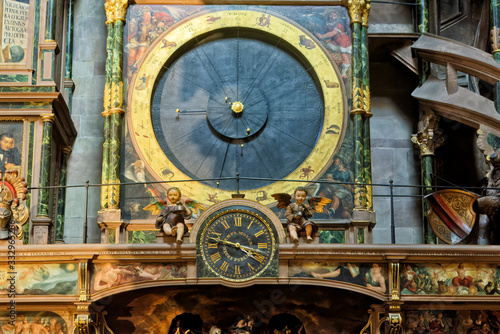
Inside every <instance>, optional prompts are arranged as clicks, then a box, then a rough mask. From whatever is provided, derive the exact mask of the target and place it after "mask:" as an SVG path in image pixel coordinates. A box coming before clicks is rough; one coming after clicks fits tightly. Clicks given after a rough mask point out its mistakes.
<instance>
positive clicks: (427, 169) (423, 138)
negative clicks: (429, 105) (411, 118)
mask: <svg viewBox="0 0 500 334" xmlns="http://www.w3.org/2000/svg"><path fill="white" fill-rule="evenodd" d="M438 127H439V117H438V116H436V115H435V114H434V113H433V112H432V111H431V110H430V109H425V110H423V113H422V116H421V119H420V122H418V133H416V134H414V135H412V136H411V141H412V142H413V143H414V144H416V145H418V147H419V148H420V162H421V164H422V165H421V168H420V170H421V179H422V185H424V188H423V189H422V195H424V196H425V195H428V194H430V193H432V192H433V191H434V185H435V183H434V182H435V180H434V177H433V174H434V160H435V159H434V151H435V149H436V148H438V147H439V146H441V145H442V143H443V141H444V137H443V136H442V132H441V131H440V130H439V129H438ZM429 209H430V207H429V204H428V203H427V201H425V200H424V199H422V221H423V232H424V235H423V237H424V242H425V243H426V244H435V243H437V237H436V234H435V233H434V231H433V230H432V228H431V226H430V223H429V219H428V217H427V214H428V213H429Z"/></svg>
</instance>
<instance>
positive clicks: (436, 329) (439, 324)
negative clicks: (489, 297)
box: [404, 309, 500, 334]
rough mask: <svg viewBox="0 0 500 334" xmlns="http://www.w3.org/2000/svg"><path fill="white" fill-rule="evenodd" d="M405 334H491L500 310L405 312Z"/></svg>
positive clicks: (498, 327) (499, 322)
mask: <svg viewBox="0 0 500 334" xmlns="http://www.w3.org/2000/svg"><path fill="white" fill-rule="evenodd" d="M404 327H405V333H407V334H416V333H440V334H452V333H453V334H493V333H499V332H500V310H498V309H497V310H472V311H468V310H418V311H406V312H405V323H404Z"/></svg>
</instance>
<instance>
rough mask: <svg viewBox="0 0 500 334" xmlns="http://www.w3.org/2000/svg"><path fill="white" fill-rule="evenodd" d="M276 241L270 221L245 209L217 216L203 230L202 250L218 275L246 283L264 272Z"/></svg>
mask: <svg viewBox="0 0 500 334" xmlns="http://www.w3.org/2000/svg"><path fill="white" fill-rule="evenodd" d="M275 242H276V241H275V238H274V235H273V231H272V230H271V227H270V225H269V224H268V222H267V221H266V220H265V219H264V218H262V217H261V216H260V215H259V214H257V213H255V212H253V211H250V210H246V209H243V208H237V209H228V210H224V211H222V212H219V213H218V214H216V215H215V216H214V217H213V218H212V219H211V220H210V221H209V222H208V223H207V224H206V226H205V227H204V229H203V230H202V233H201V238H200V251H201V255H202V258H203V261H204V263H205V264H206V265H207V266H208V268H210V270H211V271H212V272H213V273H215V274H216V275H217V276H219V277H221V278H224V279H227V280H231V281H245V280H249V279H252V278H254V277H256V276H258V275H259V274H261V273H262V272H264V271H265V270H266V269H267V268H268V266H269V265H270V263H271V261H272V260H273V257H274V252H275V248H276V247H275Z"/></svg>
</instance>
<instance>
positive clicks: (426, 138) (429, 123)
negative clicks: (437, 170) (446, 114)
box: [411, 110, 444, 156]
mask: <svg viewBox="0 0 500 334" xmlns="http://www.w3.org/2000/svg"><path fill="white" fill-rule="evenodd" d="M438 125H439V116H436V115H435V114H434V113H433V112H432V111H430V110H426V112H425V114H424V116H423V117H422V119H421V121H420V122H418V132H417V133H416V134H413V135H411V141H412V143H414V144H416V145H418V146H419V147H420V154H421V155H422V156H424V155H434V150H435V149H436V148H438V147H439V146H441V145H442V144H443V142H444V136H443V131H442V130H440V129H438Z"/></svg>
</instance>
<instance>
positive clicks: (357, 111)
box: [351, 108, 366, 115]
mask: <svg viewBox="0 0 500 334" xmlns="http://www.w3.org/2000/svg"><path fill="white" fill-rule="evenodd" d="M365 113H366V110H365V109H363V108H356V109H352V110H351V115H364V114H365Z"/></svg>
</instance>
